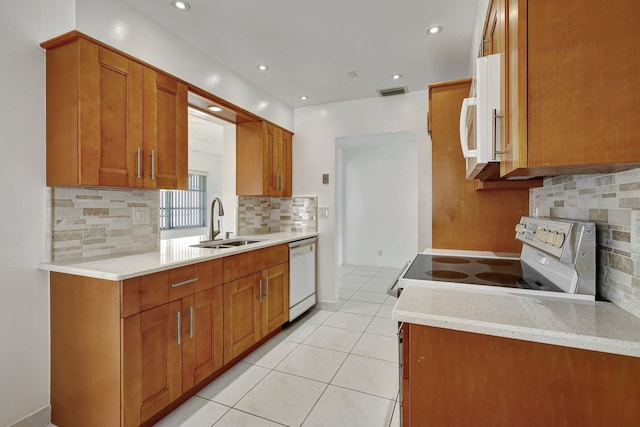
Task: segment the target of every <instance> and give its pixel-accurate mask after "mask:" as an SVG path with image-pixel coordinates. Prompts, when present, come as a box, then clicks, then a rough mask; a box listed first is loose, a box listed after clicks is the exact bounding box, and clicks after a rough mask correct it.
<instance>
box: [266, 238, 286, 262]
mask: <svg viewBox="0 0 640 427" xmlns="http://www.w3.org/2000/svg"><path fill="white" fill-rule="evenodd" d="M287 261H289V245H287V244H286V243H285V244H282V245H277V246H272V247H270V248H267V264H268V267H272V266H274V265H278V264H282V263H283V262H287Z"/></svg>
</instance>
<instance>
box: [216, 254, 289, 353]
mask: <svg viewBox="0 0 640 427" xmlns="http://www.w3.org/2000/svg"><path fill="white" fill-rule="evenodd" d="M288 320H289V263H288V262H286V263H283V264H279V265H277V266H275V267H271V268H268V269H266V270H263V271H262V272H257V273H254V274H251V275H249V276H246V277H243V278H241V279H236V280H234V281H232V282H229V283H225V284H224V324H225V328H224V363H229V362H231V361H232V360H233V359H235V358H236V357H238V356H240V355H241V354H242V353H244V352H245V351H246V350H248V349H249V348H251V347H252V346H253V345H254V344H256V343H257V342H258V341H260V340H261V339H262V338H263V337H265V336H267V335H268V334H270V333H271V332H273V331H275V330H277V329H278V328H279V327H281V326H282V325H283V324H284V323H286V322H287V321H288Z"/></svg>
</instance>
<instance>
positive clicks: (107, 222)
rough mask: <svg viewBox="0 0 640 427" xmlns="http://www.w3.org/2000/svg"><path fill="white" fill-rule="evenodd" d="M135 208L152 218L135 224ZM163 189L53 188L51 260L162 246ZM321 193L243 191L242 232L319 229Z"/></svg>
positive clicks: (50, 197) (240, 201) (240, 204)
mask: <svg viewBox="0 0 640 427" xmlns="http://www.w3.org/2000/svg"><path fill="white" fill-rule="evenodd" d="M133 208H142V210H143V211H144V210H148V212H149V218H150V221H149V224H133ZM159 209H160V192H159V191H157V190H134V189H109V188H85V187H52V188H47V221H48V222H49V224H48V226H47V230H48V235H47V239H46V240H47V254H48V255H47V256H48V261H53V262H60V261H71V260H81V259H84V258H90V257H95V256H109V255H119V254H127V253H134V252H146V251H154V250H157V249H158V247H159V242H160V232H159V222H158V212H159ZM316 211H317V198H316V197H313V196H311V197H292V198H279V197H246V196H240V197H238V221H237V224H238V234H239V235H243V234H264V233H274V232H279V231H316V230H317V225H316V217H317V212H316Z"/></svg>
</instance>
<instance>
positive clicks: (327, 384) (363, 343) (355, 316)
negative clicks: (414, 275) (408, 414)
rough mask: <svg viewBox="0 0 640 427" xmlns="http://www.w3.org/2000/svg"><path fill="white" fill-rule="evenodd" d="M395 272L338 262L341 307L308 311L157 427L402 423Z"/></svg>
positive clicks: (336, 426) (335, 426)
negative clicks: (389, 290)
mask: <svg viewBox="0 0 640 427" xmlns="http://www.w3.org/2000/svg"><path fill="white" fill-rule="evenodd" d="M397 273H398V270H397V269H390V268H378V267H367V266H355V265H342V266H340V267H338V270H337V275H336V276H337V277H338V281H337V286H338V297H339V301H338V311H335V312H332V311H326V310H315V309H314V310H311V311H309V312H307V313H306V314H305V315H304V316H302V317H301V318H299V319H296V320H295V321H294V322H293V323H292V324H290V325H287V326H286V327H284V328H283V330H282V332H280V333H278V334H277V335H276V336H275V337H273V338H272V339H271V340H269V341H267V342H266V343H265V344H264V345H262V346H261V347H260V348H258V349H257V350H256V351H254V352H253V353H251V354H250V355H248V356H247V357H246V358H245V359H244V360H243V361H241V362H240V363H238V364H237V365H235V366H234V367H233V368H231V369H230V370H228V371H227V372H225V373H224V374H223V375H222V376H220V377H219V378H217V379H216V380H215V381H213V382H212V383H211V384H209V385H208V386H207V387H205V388H204V389H202V390H201V391H200V392H198V394H197V395H196V396H194V397H192V398H191V399H190V400H188V401H187V402H185V403H184V404H183V405H182V406H180V407H179V408H178V409H176V410H175V411H173V412H172V413H170V414H169V415H167V416H166V417H165V418H164V419H163V420H162V421H160V422H159V423H158V424H156V425H157V426H161V427H165V426H166V427H169V426H170V427H176V426H183V427H211V426H214V427H262V426H265V427H268V426H283V425H284V426H296V427H297V426H303V427H311V426H313V427H341V426H345V427H347V426H348V427H358V426H363V427H388V426H391V427H399V418H398V413H397V412H398V408H397V406H398V405H397V401H396V400H397V395H398V349H397V337H396V333H397V327H398V326H397V322H394V321H393V320H391V309H392V307H393V304H395V300H396V299H395V298H394V297H391V296H388V295H387V294H386V289H387V287H388V286H389V285H390V283H391V281H392V280H393V279H394V278H395V276H396V274H397Z"/></svg>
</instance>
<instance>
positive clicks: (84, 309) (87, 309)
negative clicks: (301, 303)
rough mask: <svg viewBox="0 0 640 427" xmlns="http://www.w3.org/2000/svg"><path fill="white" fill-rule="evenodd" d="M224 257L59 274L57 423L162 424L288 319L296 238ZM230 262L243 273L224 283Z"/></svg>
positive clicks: (54, 375)
mask: <svg viewBox="0 0 640 427" xmlns="http://www.w3.org/2000/svg"><path fill="white" fill-rule="evenodd" d="M239 257H241V258H239ZM244 258H246V259H244ZM224 260H227V258H224V259H217V260H213V261H207V262H202V263H197V264H192V265H187V266H184V267H179V268H175V269H171V270H167V271H161V272H158V273H153V274H149V275H145V276H140V277H134V278H132V279H127V280H124V281H110V280H101V279H94V278H88V277H82V276H75V275H69V274H62V273H51V276H50V292H51V406H52V416H51V417H52V422H53V423H54V424H56V425H59V426H64V427H75V426H81V427H84V426H97V427H99V426H105V427H111V426H127V427H128V426H139V425H140V424H145V423H147V424H148V423H150V422H153V421H155V420H156V419H157V417H158V416H159V414H160V413H162V411H164V410H166V408H168V407H169V406H170V405H171V404H172V403H173V402H176V401H178V400H180V399H185V398H186V397H185V396H188V395H189V394H190V393H191V394H192V393H193V392H194V391H195V390H196V387H199V386H200V387H201V386H202V385H204V384H206V381H210V380H211V379H212V378H214V376H215V375H219V373H220V372H222V370H221V369H222V368H223V367H224V365H225V364H226V363H229V362H231V361H233V359H234V358H236V357H237V356H239V355H241V354H242V353H243V352H246V351H247V350H249V349H250V348H251V347H252V346H254V345H255V344H256V343H258V342H259V341H260V340H261V339H262V338H264V337H265V336H267V335H268V334H270V333H273V332H275V331H277V329H278V328H279V327H281V326H282V324H284V323H285V322H286V321H287V320H288V319H289V263H288V246H287V245H286V244H285V245H278V246H274V247H270V248H265V249H260V250H256V251H250V252H246V253H244V254H241V255H235V256H230V257H228V260H227V261H228V262H227V263H226V264H223V261H224ZM245 261H251V262H245ZM223 265H224V266H225V267H224V269H225V273H226V275H227V276H226V277H229V278H231V277H233V278H234V280H231V281H229V282H228V283H224V285H223V283H222V282H223ZM251 269H254V270H256V271H253V272H252V271H250V270H251ZM234 270H235V272H234ZM237 276H243V277H237ZM177 403H178V402H176V404H177Z"/></svg>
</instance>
